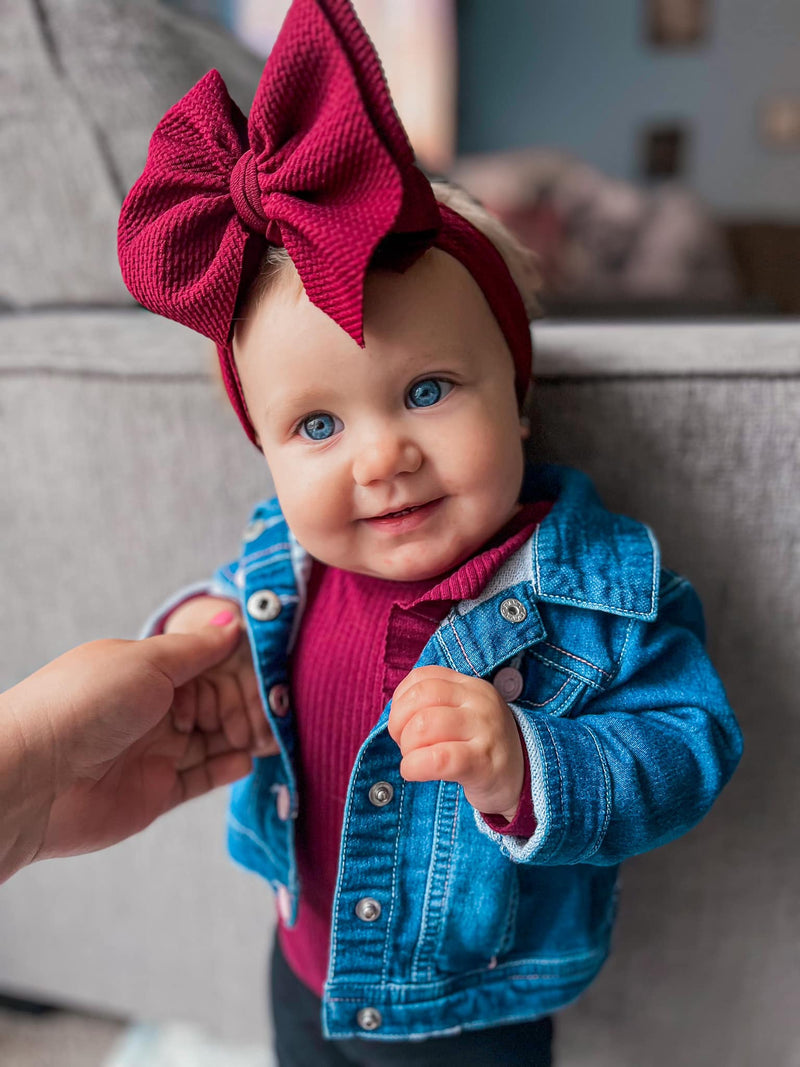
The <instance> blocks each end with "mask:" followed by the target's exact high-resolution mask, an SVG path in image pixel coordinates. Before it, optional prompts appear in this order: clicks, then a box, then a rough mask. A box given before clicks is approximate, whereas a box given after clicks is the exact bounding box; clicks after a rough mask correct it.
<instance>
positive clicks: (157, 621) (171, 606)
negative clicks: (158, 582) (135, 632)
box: [139, 582, 231, 638]
mask: <svg viewBox="0 0 800 1067" xmlns="http://www.w3.org/2000/svg"><path fill="white" fill-rule="evenodd" d="M200 596H223V597H228V598H229V599H231V595H230V593H227V592H224V593H223V592H221V591H220V590H218V589H216V588H215V587H214V586H213V585H212V584H211V583H210V582H195V583H194V584H193V585H187V586H184V588H183V589H179V590H178V591H177V592H176V593H174V594H173V595H172V596H171V597H170V598H169V600H165V601H164V603H163V604H161V605H160V606H159V607H158V608H156V610H155V611H154V612H153V614H152V615H151V616H150V617H149V619H148V620H147V621H146V622H145V624H144V626H142V629H141V631H140V633H139V637H140V638H144V637H156V636H158V634H163V632H164V627H165V626H166V623H167V619H168V618H169V617H170V615H171V614H172V613H173V612H174V611H177V610H178V608H179V607H180V606H181V605H182V604H185V603H186V602H187V601H189V600H196V599H197V597H200Z"/></svg>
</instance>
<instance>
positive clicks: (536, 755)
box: [478, 579, 742, 865]
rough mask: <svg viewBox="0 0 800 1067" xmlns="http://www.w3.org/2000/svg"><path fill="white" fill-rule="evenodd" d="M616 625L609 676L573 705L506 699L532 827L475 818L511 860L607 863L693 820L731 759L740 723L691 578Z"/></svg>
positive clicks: (736, 754)
mask: <svg viewBox="0 0 800 1067" xmlns="http://www.w3.org/2000/svg"><path fill="white" fill-rule="evenodd" d="M626 626H627V633H626V636H625V642H624V646H623V651H622V653H621V655H620V657H619V662H618V669H617V672H616V674H615V676H614V678H613V680H612V681H611V682H610V684H609V685H608V687H607V688H606V689H604V690H603V691H600V692H597V693H596V695H594V696H592V697H590V698H589V699H588V700H586V701H585V702H584V704H583V705H582V706H581V707H580V708H579V710H578V711H577V712H575V713H574V715H573V717H571V718H567V717H565V718H559V717H557V716H552V715H547V714H545V713H544V712H537V711H536V710H528V709H523V708H521V707H519V706H516V705H512V708H513V710H514V714H515V716H516V718H517V721H518V723H519V727H520V731H521V733H522V736H523V738H524V741H525V744H526V748H527V751H528V756H529V759H530V764H531V799H532V803H533V810H534V814H535V816H536V820H537V825H536V830H535V832H534V833H533V835H532V836H531V837H529V838H519V837H508V836H503V835H500V834H496V833H494V832H493V831H492V830H491V829H489V828H488V827H487V826H486V824H485V823H484V822H483V820H480V821H479V822H478V826H479V829H481V831H482V832H484V833H488V834H490V835H491V836H492V837H494V838H495V839H496V840H497V842H498V844H499V845H500V847H501V849H502V850H503V851H504V852H505V853H506V854H507V855H508V856H509V858H511V859H512V860H515V861H517V862H520V863H533V864H550V865H556V864H569V863H592V864H616V863H619V862H620V861H622V860H624V859H625V858H626V857H628V856H632V855H635V854H636V853H639V852H645V851H647V850H648V849H652V848H656V847H657V846H659V845H663V844H665V843H666V842H667V841H671V840H672V839H673V838H676V837H678V836H680V835H681V834H683V833H685V832H686V831H687V830H688V829H690V827H692V826H694V825H695V823H697V822H699V821H700V819H702V818H703V816H704V815H705V814H706V813H707V812H708V810H709V808H710V807H711V805H712V804H713V802H714V800H715V798H716V797H717V795H718V794H719V792H720V790H721V789H722V788H723V786H724V785H725V783H726V782H727V781H728V779H729V778H730V777H731V775H732V774H733V771H734V770H735V768H736V765H737V763H738V761H739V759H740V756H741V751H742V738H741V733H740V731H739V727H738V725H737V723H736V720H735V718H734V715H733V712H732V711H731V709H730V707H729V705H728V701H727V699H726V696H725V691H724V689H723V687H722V683H721V681H720V679H719V677H718V676H717V673H716V671H715V670H714V668H713V667H712V665H711V662H710V660H709V659H708V656H707V655H706V652H705V650H704V648H703V635H704V631H703V617H702V608H701V607H700V602H699V600H698V598H697V596H696V594H695V592H694V590H693V589H692V587H691V586H690V584H689V583H688V582H687V581H685V580H683V579H681V580H680V581H679V582H677V583H676V584H675V585H674V586H673V587H672V588H671V589H670V590H669V591H668V592H666V591H665V596H664V598H663V599H662V601H661V604H660V606H659V614H658V616H657V618H656V620H655V621H652V622H642V621H640V620H630V621H629V622H626Z"/></svg>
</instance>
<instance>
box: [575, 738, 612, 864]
mask: <svg viewBox="0 0 800 1067" xmlns="http://www.w3.org/2000/svg"><path fill="white" fill-rule="evenodd" d="M581 725H582V726H583V728H584V729H585V730H586V732H587V733H588V734H589V736H590V737H591V739H592V741H594V747H595V748H596V749H597V758H598V760H599V762H600V769H601V770H602V772H603V784H604V786H605V812H604V814H603V823H602V826H600V827H598V830H597V833H596V834H595V837H594V840H593V841H592V843H591V845H589V846H588V848H587V849H586V850H585V851H584V852H582V853H580V854H579V856H578V857H577V858H576V861H577V862H580V860H585V859H588V858H589V857H590V856H593V855H594V854H595V853H596V852H597V851H599V849H600V846H601V845H602V844H603V839H604V838H605V835H606V831H607V830H608V824H609V822H610V821H611V805H610V803H609V800H610V797H611V778H610V776H609V773H608V765H607V763H606V758H605V756H604V755H603V751H602V749H601V747H600V742H599V740H598V738H597V735H596V733H595V731H594V730H593V729H592V728H591V726H587V725H586V723H581Z"/></svg>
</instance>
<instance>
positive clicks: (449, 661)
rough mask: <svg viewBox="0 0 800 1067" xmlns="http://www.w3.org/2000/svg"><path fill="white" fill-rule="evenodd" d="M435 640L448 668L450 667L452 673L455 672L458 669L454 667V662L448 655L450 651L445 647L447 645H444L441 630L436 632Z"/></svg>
mask: <svg viewBox="0 0 800 1067" xmlns="http://www.w3.org/2000/svg"><path fill="white" fill-rule="evenodd" d="M436 640H437V641H438V643H439V646H440V647H441V649H442V652H444V656H445V659H446V660H447V662H448V663H449V664H450V666H451V667H452V669H453V670H454V671H455V670H457V669H458V668H457V667H456V664H455V660H454V659H453V657H452V656H451V655H450V650H449V648H448V647H447V645H446V643H445V640H444V637H443V636H442V632H441V630H437V631H436Z"/></svg>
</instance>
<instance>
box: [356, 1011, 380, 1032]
mask: <svg viewBox="0 0 800 1067" xmlns="http://www.w3.org/2000/svg"><path fill="white" fill-rule="evenodd" d="M356 1022H357V1023H358V1025H359V1026H360V1027H361V1029H362V1030H377V1029H378V1027H379V1026H380V1025H381V1023H382V1022H383V1016H382V1015H381V1013H380V1012H379V1011H378V1009H377V1008H361V1009H360V1011H358V1012H357V1014H356Z"/></svg>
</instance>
